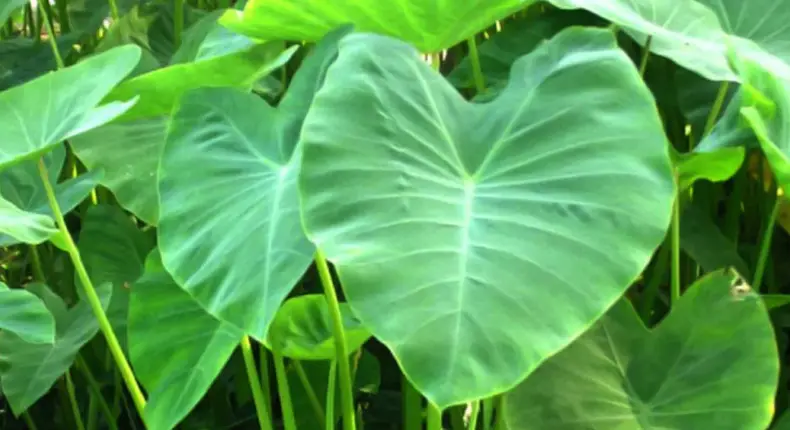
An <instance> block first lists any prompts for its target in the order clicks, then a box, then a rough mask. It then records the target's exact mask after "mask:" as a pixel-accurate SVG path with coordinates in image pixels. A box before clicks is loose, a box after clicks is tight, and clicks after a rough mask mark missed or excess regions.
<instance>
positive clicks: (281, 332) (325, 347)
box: [266, 294, 370, 360]
mask: <svg viewBox="0 0 790 430" xmlns="http://www.w3.org/2000/svg"><path fill="white" fill-rule="evenodd" d="M340 312H341V315H342V317H343V328H344V330H345V334H346V347H347V351H348V352H349V354H350V353H352V352H354V351H355V350H357V349H358V348H359V347H360V346H362V344H363V343H365V341H367V340H368V338H370V333H369V332H368V331H367V330H366V329H365V328H364V327H363V326H362V324H361V323H360V322H359V320H357V319H356V317H354V315H353V314H352V313H351V309H350V308H349V307H348V305H347V304H346V303H341V304H340ZM332 334H333V333H332V321H331V319H330V315H329V307H328V306H327V304H326V298H325V297H324V296H323V295H322V294H308V295H304V296H299V297H294V298H292V299H288V300H286V301H285V303H283V305H282V307H280V309H279V310H278V311H277V315H275V317H274V321H273V322H272V326H271V328H270V329H269V334H268V335H267V338H266V346H267V347H268V348H269V349H272V350H276V351H279V352H280V353H281V354H282V355H283V356H285V357H289V358H293V359H297V360H331V359H333V358H335V357H336V356H337V355H336V352H335V343H334V342H335V341H334V337H333V336H332Z"/></svg>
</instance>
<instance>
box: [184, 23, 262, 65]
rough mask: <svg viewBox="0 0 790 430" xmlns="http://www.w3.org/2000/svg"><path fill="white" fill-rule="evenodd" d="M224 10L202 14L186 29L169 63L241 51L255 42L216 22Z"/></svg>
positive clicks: (198, 59)
mask: <svg viewBox="0 0 790 430" xmlns="http://www.w3.org/2000/svg"><path fill="white" fill-rule="evenodd" d="M223 13H224V10H216V11H214V12H211V13H210V14H208V15H206V16H204V17H203V18H201V19H200V20H199V21H197V22H196V23H195V24H194V25H192V26H191V27H190V28H189V29H188V30H187V31H185V32H184V40H183V41H182V42H181V46H179V47H178V51H176V53H175V54H173V58H172V59H171V60H170V63H171V64H178V63H187V62H191V61H201V60H208V59H211V58H214V57H221V56H223V55H227V54H232V53H234V52H238V51H243V50H245V49H248V48H249V47H250V46H252V45H254V44H255V43H256V42H255V41H254V40H253V39H251V38H249V37H247V36H244V35H242V34H238V33H235V32H233V31H232V30H229V29H228V28H226V27H223V26H222V25H220V23H219V22H218V20H219V18H220V16H222V14H223Z"/></svg>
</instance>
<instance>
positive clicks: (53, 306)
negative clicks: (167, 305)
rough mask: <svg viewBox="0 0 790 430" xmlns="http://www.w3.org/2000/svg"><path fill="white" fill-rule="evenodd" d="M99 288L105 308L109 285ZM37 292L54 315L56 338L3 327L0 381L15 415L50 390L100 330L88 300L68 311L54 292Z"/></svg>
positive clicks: (0, 350)
mask: <svg viewBox="0 0 790 430" xmlns="http://www.w3.org/2000/svg"><path fill="white" fill-rule="evenodd" d="M42 287H43V286H42ZM43 289H44V290H47V289H46V287H43ZM31 290H32V288H31ZM97 292H98V293H99V297H100V299H101V301H102V305H103V306H104V307H105V308H106V306H107V303H108V302H109V299H110V292H111V291H110V288H109V286H108V285H105V286H102V287H101V288H99V290H98V291H97ZM37 294H38V295H39V297H41V298H42V299H44V303H45V304H46V305H47V307H48V308H49V311H50V312H51V313H52V314H53V315H54V316H55V327H56V335H55V342H54V343H52V344H32V343H27V342H25V341H24V340H22V339H21V338H19V337H18V336H16V335H14V334H12V333H10V332H6V331H0V385H2V387H3V395H4V396H5V397H6V398H7V399H8V403H9V404H10V405H11V410H12V411H13V412H14V415H16V416H19V415H20V414H21V413H22V412H25V411H26V410H27V408H29V407H30V405H32V404H33V403H35V402H36V401H37V400H38V399H39V398H41V397H42V396H43V395H45V394H46V393H47V392H48V391H49V389H50V388H51V387H52V385H53V384H54V383H55V381H57V379H58V378H60V377H61V376H62V375H63V374H64V373H65V372H66V371H67V370H68V369H69V367H71V364H72V363H73V362H74V358H75V357H76V356H77V353H78V352H79V350H80V349H81V348H82V346H83V345H85V344H86V343H88V342H89V341H90V340H91V339H93V337H94V336H95V335H96V333H97V332H98V331H99V323H98V322H97V320H96V317H95V316H94V315H93V312H92V310H91V307H90V305H89V304H88V302H87V301H81V302H79V303H78V304H77V305H76V306H75V307H73V308H71V309H69V310H68V311H65V306H66V305H65V304H64V303H63V302H62V301H60V299H59V298H58V297H57V296H56V295H55V294H52V293H51V292H48V291H46V292H41V291H37Z"/></svg>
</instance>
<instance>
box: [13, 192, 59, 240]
mask: <svg viewBox="0 0 790 430" xmlns="http://www.w3.org/2000/svg"><path fill="white" fill-rule="evenodd" d="M57 233H58V229H57V227H55V221H54V220H53V219H52V218H51V217H49V216H47V215H40V214H36V213H32V212H27V211H24V210H22V209H19V208H18V207H17V206H15V205H14V204H13V203H11V202H9V201H8V200H6V199H5V198H3V197H2V196H0V234H2V235H3V236H4V237H9V236H10V237H11V241H12V242H17V243H19V242H21V243H30V244H34V245H38V244H39V243H42V242H46V241H47V240H49V239H50V238H51V237H53V236H55V235H56V234H57Z"/></svg>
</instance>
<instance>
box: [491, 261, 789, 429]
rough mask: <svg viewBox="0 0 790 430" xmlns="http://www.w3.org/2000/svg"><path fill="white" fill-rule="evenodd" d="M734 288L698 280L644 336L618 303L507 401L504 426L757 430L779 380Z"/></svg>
mask: <svg viewBox="0 0 790 430" xmlns="http://www.w3.org/2000/svg"><path fill="white" fill-rule="evenodd" d="M735 278H736V277H735V276H732V275H731V274H730V273H727V272H726V271H718V272H714V273H712V274H709V275H707V276H705V277H703V278H701V279H700V280H699V281H697V283H696V284H695V285H694V286H692V287H691V288H690V289H689V290H687V291H686V292H685V293H684V295H683V297H682V299H681V300H680V302H678V304H677V305H676V306H675V307H673V309H672V312H671V313H670V314H669V316H667V317H666V318H665V319H664V321H662V322H661V323H660V324H659V326H658V327H657V328H655V329H654V330H652V331H649V330H648V329H646V328H645V327H644V326H643V325H642V322H641V320H640V319H639V317H638V316H637V314H636V312H634V309H633V308H632V307H631V305H630V303H629V302H627V301H625V300H624V301H621V302H619V303H618V304H616V305H615V306H614V307H613V308H612V309H611V310H610V311H609V312H608V313H607V314H606V316H605V317H604V318H602V319H601V320H600V321H599V322H598V323H597V324H596V325H595V327H593V328H592V329H591V330H590V331H588V332H587V333H585V335H584V336H583V337H581V338H580V339H579V340H577V341H576V342H574V343H573V344H572V345H571V346H570V347H568V348H567V349H566V350H564V351H562V352H560V353H559V354H558V355H557V356H556V357H553V358H551V359H550V360H549V361H547V362H546V363H545V364H544V365H543V366H541V367H540V368H539V369H538V370H537V371H536V372H535V373H534V374H533V375H532V376H530V377H529V379H527V380H526V381H525V382H524V383H523V384H521V385H520V386H519V387H518V388H516V389H515V390H514V391H512V392H511V393H509V394H508V396H507V398H506V402H507V407H506V410H507V411H508V412H507V422H508V426H509V427H510V428H511V429H518V430H527V429H566V430H574V429H579V430H581V429H584V430H597V429H601V430H603V429H606V430H609V429H621V428H622V429H626V428H628V429H645V430H647V429H651V430H652V429H659V428H661V429H670V428H671V429H678V430H686V429H688V430H692V429H700V428H716V429H721V430H741V429H747V428H748V429H758V428H760V429H762V428H766V427H767V425H768V424H769V423H770V421H771V417H772V414H773V402H774V394H775V391H776V385H777V382H778V376H779V368H778V362H777V361H776V358H775V357H776V354H777V350H776V344H775V342H774V332H773V327H772V326H771V321H770V319H769V318H768V313H767V311H766V309H765V306H764V305H763V302H762V300H761V299H760V297H759V296H758V295H757V294H754V293H753V292H751V291H750V290H749V289H748V286H746V285H745V284H736V285H733V281H734V279H735ZM747 291H748V292H747Z"/></svg>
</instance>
